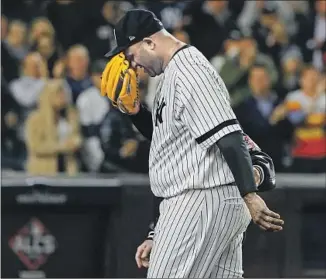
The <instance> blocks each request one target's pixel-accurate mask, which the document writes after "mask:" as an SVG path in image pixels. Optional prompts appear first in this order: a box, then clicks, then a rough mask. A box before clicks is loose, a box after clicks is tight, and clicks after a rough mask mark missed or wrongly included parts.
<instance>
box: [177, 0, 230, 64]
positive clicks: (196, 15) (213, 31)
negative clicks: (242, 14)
mask: <svg viewBox="0 0 326 279" xmlns="http://www.w3.org/2000/svg"><path fill="white" fill-rule="evenodd" d="M183 25H184V28H183V29H184V30H185V31H186V32H187V33H188V34H189V38H190V42H191V44H193V45H194V46H196V47H197V48H198V49H199V50H200V51H201V52H203V54H204V55H205V56H206V58H207V59H209V60H210V59H211V58H212V57H213V56H215V55H216V54H218V53H219V52H220V51H222V46H223V41H224V40H225V38H226V37H227V36H228V33H229V32H230V30H232V29H234V28H235V27H236V26H235V23H234V21H233V20H232V18H231V13H230V11H229V10H228V7H227V1H191V2H188V3H187V6H186V7H185V10H184V19H183Z"/></svg>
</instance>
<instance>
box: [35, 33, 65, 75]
mask: <svg viewBox="0 0 326 279" xmlns="http://www.w3.org/2000/svg"><path fill="white" fill-rule="evenodd" d="M35 50H36V51H37V52H38V53H39V54H40V55H41V56H42V58H43V59H44V60H45V61H46V63H47V67H48V72H49V77H50V78H53V77H54V74H53V70H54V66H55V64H56V63H57V61H58V60H59V58H60V54H59V51H58V50H57V48H56V45H55V41H54V37H53V36H49V35H43V36H41V37H39V38H38V39H37V41H36V47H35Z"/></svg>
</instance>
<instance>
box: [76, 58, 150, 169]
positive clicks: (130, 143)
mask: <svg viewBox="0 0 326 279" xmlns="http://www.w3.org/2000/svg"><path fill="white" fill-rule="evenodd" d="M105 66H106V61H103V60H97V61H95V62H94V63H93V64H92V67H91V71H92V81H93V84H94V86H92V87H90V88H88V89H86V90H85V91H83V92H82V93H81V94H80V95H79V96H78V99H77V103H76V104H77V108H78V111H79V115H80V122H81V127H82V133H83V136H84V138H85V141H84V143H83V147H82V152H81V154H82V158H83V162H84V165H85V167H86V170H87V171H90V172H117V171H132V172H144V173H146V172H147V171H148V155H149V143H148V142H147V141H144V140H143V139H142V138H141V137H140V136H139V135H138V133H137V132H136V131H135V130H134V128H133V125H132V123H131V121H130V119H129V117H128V116H127V115H125V114H122V113H121V112H120V111H118V110H117V109H116V108H114V107H112V105H111V103H110V102H109V100H108V99H107V98H106V97H102V96H101V94H100V90H99V88H100V86H101V75H102V72H103V70H104V68H105ZM94 108H96V110H94Z"/></svg>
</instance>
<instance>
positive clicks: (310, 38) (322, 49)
mask: <svg viewBox="0 0 326 279" xmlns="http://www.w3.org/2000/svg"><path fill="white" fill-rule="evenodd" d="M297 22H298V26H299V27H298V32H297V34H296V38H295V43H296V44H297V45H298V46H299V47H300V49H301V52H302V54H303V60H304V62H305V63H312V64H313V65H314V66H315V67H316V68H317V69H319V70H320V71H323V70H325V65H326V1H323V0H316V1H315V10H314V11H313V12H311V13H310V14H308V15H307V16H305V15H303V14H299V15H298V16H297Z"/></svg>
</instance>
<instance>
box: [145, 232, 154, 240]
mask: <svg viewBox="0 0 326 279" xmlns="http://www.w3.org/2000/svg"><path fill="white" fill-rule="evenodd" d="M153 238H154V231H152V230H150V231H149V232H148V233H147V237H146V239H148V240H153Z"/></svg>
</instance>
